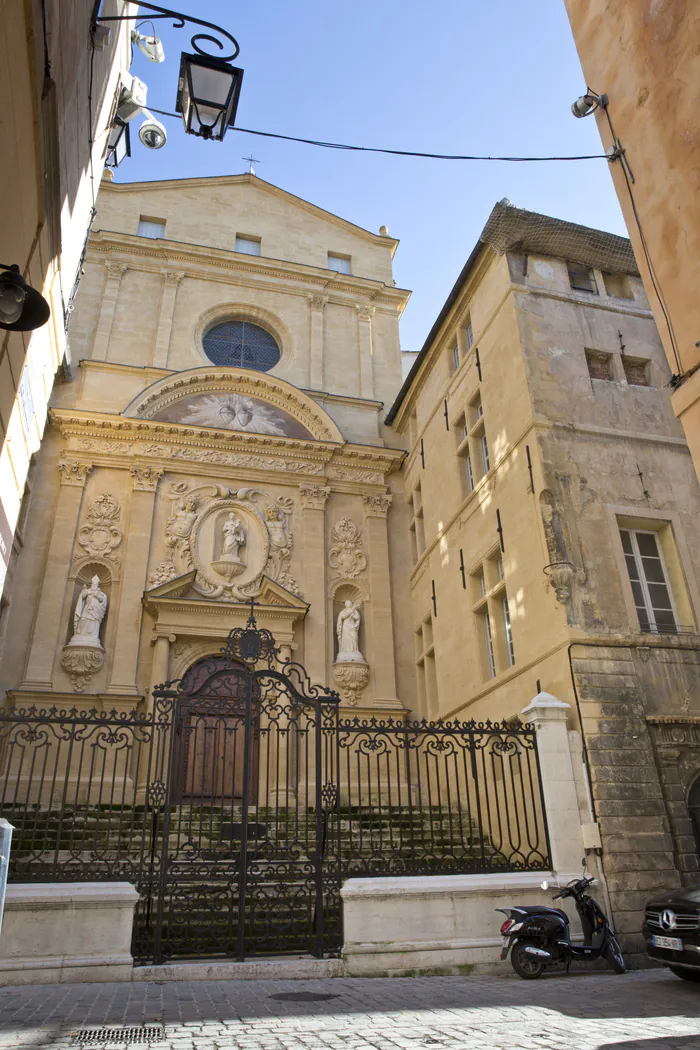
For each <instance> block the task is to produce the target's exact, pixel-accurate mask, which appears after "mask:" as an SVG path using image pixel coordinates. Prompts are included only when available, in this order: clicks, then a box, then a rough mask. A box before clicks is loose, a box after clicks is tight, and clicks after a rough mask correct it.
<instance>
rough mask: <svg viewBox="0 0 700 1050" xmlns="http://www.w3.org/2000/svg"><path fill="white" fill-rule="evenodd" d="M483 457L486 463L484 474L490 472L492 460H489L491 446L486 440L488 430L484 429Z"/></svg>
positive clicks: (482, 441) (482, 439)
mask: <svg viewBox="0 0 700 1050" xmlns="http://www.w3.org/2000/svg"><path fill="white" fill-rule="evenodd" d="M481 459H482V462H483V464H484V474H488V472H489V470H490V469H491V461H490V460H489V446H488V442H487V440H486V431H483V433H482V435H481Z"/></svg>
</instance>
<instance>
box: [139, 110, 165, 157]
mask: <svg viewBox="0 0 700 1050" xmlns="http://www.w3.org/2000/svg"><path fill="white" fill-rule="evenodd" d="M143 112H144V113H145V115H146V119H145V120H144V122H143V124H142V125H141V127H140V128H139V138H140V139H141V141H142V142H143V144H144V146H145V147H146V149H160V148H161V146H164V145H165V143H166V140H167V137H168V136H167V135H166V133H165V128H164V127H163V125H162V124H161V122H160V121H159V120H156V118H155V117H154V116H153V114H152V113H149V112H148V110H147V109H144V111H143Z"/></svg>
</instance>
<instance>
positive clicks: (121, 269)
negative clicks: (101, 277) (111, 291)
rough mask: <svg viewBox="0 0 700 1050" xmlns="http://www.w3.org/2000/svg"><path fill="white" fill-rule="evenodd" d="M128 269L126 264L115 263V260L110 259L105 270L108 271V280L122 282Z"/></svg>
mask: <svg viewBox="0 0 700 1050" xmlns="http://www.w3.org/2000/svg"><path fill="white" fill-rule="evenodd" d="M127 269H128V267H127V265H126V263H122V262H114V261H113V260H111V259H108V260H107V262H106V263H105V270H106V271H107V280H109V281H121V279H122V277H123V276H124V274H125V273H126V271H127Z"/></svg>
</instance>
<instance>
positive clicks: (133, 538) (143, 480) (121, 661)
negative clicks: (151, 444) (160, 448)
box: [107, 465, 164, 695]
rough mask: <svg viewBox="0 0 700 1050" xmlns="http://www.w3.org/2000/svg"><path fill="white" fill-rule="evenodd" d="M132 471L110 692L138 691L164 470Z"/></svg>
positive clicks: (145, 467)
mask: <svg viewBox="0 0 700 1050" xmlns="http://www.w3.org/2000/svg"><path fill="white" fill-rule="evenodd" d="M130 473H131V478H132V484H133V493H132V499H131V516H130V519H129V527H128V530H127V532H126V536H127V541H126V551H125V554H124V570H123V573H122V579H121V587H120V590H119V608H118V610H117V626H116V630H115V632H114V635H113V637H114V652H113V654H112V660H111V667H110V675H109V685H108V686H107V692H108V693H126V694H131V695H135V694H136V693H137V692H138V690H137V687H136V666H137V663H138V655H139V637H140V633H141V616H142V605H141V599H142V598H143V592H144V590H145V587H146V570H147V568H148V554H149V548H150V543H151V529H152V526H153V505H154V503H155V496H156V489H157V487H158V482H159V481H160V479H161V477H162V476H163V473H164V471H163V470H162V469H160V468H155V467H151V466H148V465H144V466H132V467H131V470H130Z"/></svg>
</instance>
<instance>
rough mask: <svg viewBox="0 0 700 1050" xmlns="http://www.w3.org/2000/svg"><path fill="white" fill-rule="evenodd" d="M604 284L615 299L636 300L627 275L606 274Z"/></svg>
mask: <svg viewBox="0 0 700 1050" xmlns="http://www.w3.org/2000/svg"><path fill="white" fill-rule="evenodd" d="M603 283H604V284H605V291H606V292H607V293H608V295H612V296H614V297H615V299H634V292H633V291H632V285H631V284H630V279H629V277H628V276H627V274H626V273H604V274H603Z"/></svg>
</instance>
